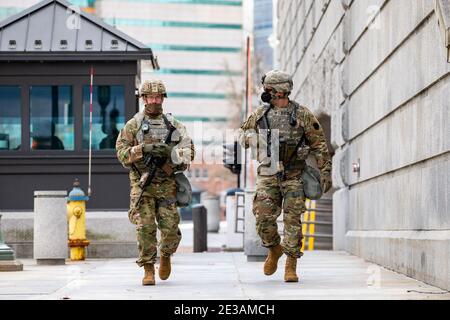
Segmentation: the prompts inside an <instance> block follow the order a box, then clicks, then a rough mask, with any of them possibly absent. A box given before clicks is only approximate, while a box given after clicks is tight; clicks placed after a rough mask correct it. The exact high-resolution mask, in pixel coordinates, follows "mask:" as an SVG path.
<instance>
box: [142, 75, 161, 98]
mask: <svg viewBox="0 0 450 320" xmlns="http://www.w3.org/2000/svg"><path fill="white" fill-rule="evenodd" d="M152 93H159V94H162V95H163V96H164V97H166V98H167V92H166V87H165V86H164V83H163V82H162V81H161V80H159V79H150V80H146V81H144V83H143V84H142V85H141V90H139V95H140V96H142V95H144V94H152Z"/></svg>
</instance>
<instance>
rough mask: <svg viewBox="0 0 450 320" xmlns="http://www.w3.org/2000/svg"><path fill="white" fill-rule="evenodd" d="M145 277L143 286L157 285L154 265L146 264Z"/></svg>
mask: <svg viewBox="0 0 450 320" xmlns="http://www.w3.org/2000/svg"><path fill="white" fill-rule="evenodd" d="M144 270H145V276H144V279H142V285H143V286H154V285H155V266H154V265H153V264H144Z"/></svg>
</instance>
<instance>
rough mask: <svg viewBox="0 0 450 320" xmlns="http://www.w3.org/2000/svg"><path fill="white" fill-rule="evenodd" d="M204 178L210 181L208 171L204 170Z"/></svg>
mask: <svg viewBox="0 0 450 320" xmlns="http://www.w3.org/2000/svg"><path fill="white" fill-rule="evenodd" d="M203 178H204V179H208V169H203Z"/></svg>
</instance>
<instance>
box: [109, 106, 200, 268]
mask: <svg viewBox="0 0 450 320" xmlns="http://www.w3.org/2000/svg"><path fill="white" fill-rule="evenodd" d="M166 119H167V120H169V121H170V123H171V124H172V125H173V126H174V127H175V128H176V131H175V132H174V133H173V135H172V141H173V142H172V143H171V146H174V147H173V151H172V157H169V159H168V160H167V162H166V163H165V164H164V166H162V167H161V168H158V169H157V171H156V176H155V178H154V179H153V181H152V183H151V184H150V185H149V186H148V187H147V188H146V190H145V192H144V194H143V197H142V200H141V203H140V206H139V207H138V208H136V207H135V203H136V202H137V198H138V196H139V194H140V192H141V188H140V186H139V180H140V177H141V175H142V174H144V173H145V172H146V171H147V172H148V168H146V167H145V165H144V163H143V156H144V152H143V146H144V144H155V143H160V142H164V140H165V137H166V136H167V133H168V128H167V126H166V124H165V122H164V119H163V115H159V116H157V117H152V118H151V117H149V116H148V115H146V114H144V113H140V114H137V115H136V116H135V117H133V118H132V119H131V120H129V121H128V122H127V123H126V125H125V126H124V128H123V129H122V130H121V131H120V134H119V136H118V138H117V142H116V150H117V157H118V159H119V161H120V162H121V163H122V165H123V166H124V167H126V168H130V169H131V170H130V173H129V177H130V187H131V192H130V210H129V211H128V217H129V219H130V221H131V222H132V223H133V224H135V225H136V232H137V241H138V249H139V259H138V260H137V261H136V263H137V264H138V265H139V266H143V265H145V264H154V263H155V261H156V255H157V239H156V231H157V228H158V229H159V230H160V232H161V241H160V246H159V248H160V252H161V255H164V256H170V255H171V254H173V253H175V251H176V250H177V248H178V245H179V243H180V241H181V231H180V229H179V227H178V224H179V222H180V217H179V214H178V210H177V206H176V182H175V179H174V177H173V172H175V171H183V170H185V169H186V168H187V164H188V163H189V162H190V161H191V160H192V159H193V158H194V145H193V143H192V141H191V139H190V138H189V137H188V135H187V131H186V128H185V127H184V126H183V125H182V124H181V123H180V122H179V121H177V120H176V119H174V118H173V117H172V116H171V115H169V114H168V115H166ZM145 120H148V121H149V124H150V130H149V132H148V133H147V134H144V133H143V132H142V130H141V129H140V128H139V126H141V127H142V125H140V124H139V123H142V122H143V121H145ZM174 159H175V160H174Z"/></svg>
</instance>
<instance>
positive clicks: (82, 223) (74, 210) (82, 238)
mask: <svg viewBox="0 0 450 320" xmlns="http://www.w3.org/2000/svg"><path fill="white" fill-rule="evenodd" d="M87 200H89V197H87V196H86V195H85V194H84V192H83V190H81V188H80V182H79V181H78V179H75V182H74V183H73V189H72V191H70V193H69V196H68V197H67V220H68V222H69V247H70V260H72V261H78V260H84V259H85V247H87V246H88V245H89V241H88V240H86V201H87Z"/></svg>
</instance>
